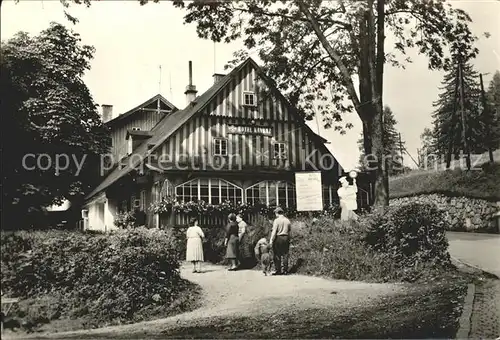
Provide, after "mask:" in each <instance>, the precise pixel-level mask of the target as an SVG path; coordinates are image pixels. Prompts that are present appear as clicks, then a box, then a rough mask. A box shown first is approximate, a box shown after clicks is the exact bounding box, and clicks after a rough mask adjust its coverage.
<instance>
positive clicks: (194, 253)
mask: <svg viewBox="0 0 500 340" xmlns="http://www.w3.org/2000/svg"><path fill="white" fill-rule="evenodd" d="M189 224H190V225H191V227H189V228H188V229H187V230H186V238H187V246H186V261H189V262H191V263H192V264H193V273H201V262H203V260H204V259H203V239H204V238H205V234H203V230H201V228H200V227H199V226H198V219H196V218H191V220H190V221H189Z"/></svg>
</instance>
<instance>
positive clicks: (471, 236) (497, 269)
mask: <svg viewBox="0 0 500 340" xmlns="http://www.w3.org/2000/svg"><path fill="white" fill-rule="evenodd" d="M446 236H447V237H448V241H449V243H450V246H449V249H448V250H449V252H450V255H451V256H453V257H455V258H457V259H458V260H460V261H462V262H464V263H466V264H469V265H473V266H475V267H479V268H480V269H482V270H484V271H486V272H489V273H491V274H495V275H496V276H497V277H499V278H500V235H497V234H479V233H465V232H463V233H461V232H447V233H446Z"/></svg>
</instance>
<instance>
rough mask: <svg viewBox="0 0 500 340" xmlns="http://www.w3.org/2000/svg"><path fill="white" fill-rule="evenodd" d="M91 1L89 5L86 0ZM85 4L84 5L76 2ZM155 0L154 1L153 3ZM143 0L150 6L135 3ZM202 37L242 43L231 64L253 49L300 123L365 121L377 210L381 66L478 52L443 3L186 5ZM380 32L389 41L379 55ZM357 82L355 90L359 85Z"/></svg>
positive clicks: (383, 186) (459, 13)
mask: <svg viewBox="0 0 500 340" xmlns="http://www.w3.org/2000/svg"><path fill="white" fill-rule="evenodd" d="M85 1H88V0H85ZM78 2H81V1H78ZM154 2H158V0H154ZM140 3H141V4H146V3H148V0H140ZM173 4H174V5H175V6H177V7H180V8H184V9H185V10H186V12H187V14H186V16H185V17H184V19H185V23H188V24H189V23H194V24H196V27H197V33H198V36H199V37H201V38H204V39H211V40H213V41H216V42H226V43H229V42H232V41H235V40H242V41H243V42H244V45H245V50H244V51H239V52H238V53H236V55H235V56H236V59H237V60H235V62H239V61H241V59H243V58H245V57H246V56H247V55H250V54H253V53H257V54H258V56H259V58H260V59H261V60H262V61H263V63H264V66H265V71H266V73H267V74H268V76H270V78H271V79H273V80H274V81H275V83H276V85H277V87H278V89H279V90H281V91H282V92H283V93H284V94H285V95H286V96H287V97H288V99H289V100H290V102H291V103H292V104H293V105H295V106H296V107H297V108H298V110H299V111H300V112H302V113H303V115H304V117H308V116H312V115H314V114H315V104H316V103H317V102H318V101H320V102H327V103H326V104H324V105H321V107H320V108H319V110H318V111H319V112H318V113H319V114H320V115H321V116H322V118H323V121H324V123H325V125H326V126H333V125H335V126H337V127H338V128H339V129H342V128H343V127H342V126H340V124H341V121H342V116H343V115H344V114H345V113H347V112H352V111H355V112H356V113H357V114H358V115H359V117H360V118H361V120H362V122H363V146H364V149H365V152H366V154H371V153H373V154H375V155H376V157H377V160H378V161H377V162H378V167H377V170H376V171H375V178H376V182H375V193H376V197H375V204H377V205H388V203H389V196H388V185H389V184H388V178H387V172H386V169H385V165H384V162H382V158H383V141H382V138H383V137H382V133H383V132H382V125H383V114H382V111H383V102H382V97H383V73H384V65H385V64H386V63H389V64H391V65H395V66H404V63H405V61H409V60H408V59H405V52H406V51H407V49H408V48H417V49H418V50H419V52H420V53H422V54H424V55H426V56H427V57H428V59H429V63H428V66H429V68H430V69H439V68H447V67H450V65H451V63H452V56H455V57H460V58H461V59H463V60H468V59H470V58H472V57H474V56H475V54H476V53H477V49H475V48H474V47H473V44H474V41H475V39H476V38H475V37H474V36H473V34H472V33H471V32H470V30H469V28H468V23H469V22H470V21H471V20H470V17H469V16H468V15H467V13H465V12H464V11H463V10H460V9H456V8H453V7H451V5H450V4H449V3H448V4H447V3H446V2H445V1H444V0H429V1H406V0H367V1H356V0H340V1H327V0H325V1H322V0H292V1H284V0H280V1H278V0H245V1H238V0H235V1H225V0H211V1H183V0H175V1H173ZM386 30H387V31H389V32H390V34H391V35H393V36H394V37H395V39H394V45H393V46H387V47H388V48H387V50H388V51H394V52H386V49H385V47H386V46H385V45H384V43H385V37H386V33H387V32H386ZM356 84H358V85H357V86H356Z"/></svg>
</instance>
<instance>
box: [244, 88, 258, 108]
mask: <svg viewBox="0 0 500 340" xmlns="http://www.w3.org/2000/svg"><path fill="white" fill-rule="evenodd" d="M243 105H245V106H257V100H256V98H255V92H253V91H245V92H243Z"/></svg>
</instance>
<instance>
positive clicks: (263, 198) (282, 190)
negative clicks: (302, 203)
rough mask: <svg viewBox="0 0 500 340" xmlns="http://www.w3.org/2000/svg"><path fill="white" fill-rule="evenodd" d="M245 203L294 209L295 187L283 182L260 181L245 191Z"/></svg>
mask: <svg viewBox="0 0 500 340" xmlns="http://www.w3.org/2000/svg"><path fill="white" fill-rule="evenodd" d="M246 197H247V203H249V204H265V205H268V206H278V205H279V206H280V207H283V208H285V207H286V208H288V207H295V206H296V205H297V199H296V196H295V186H294V185H293V184H292V183H290V182H285V181H262V182H259V183H257V184H254V185H252V186H251V187H249V188H247V189H246Z"/></svg>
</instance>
